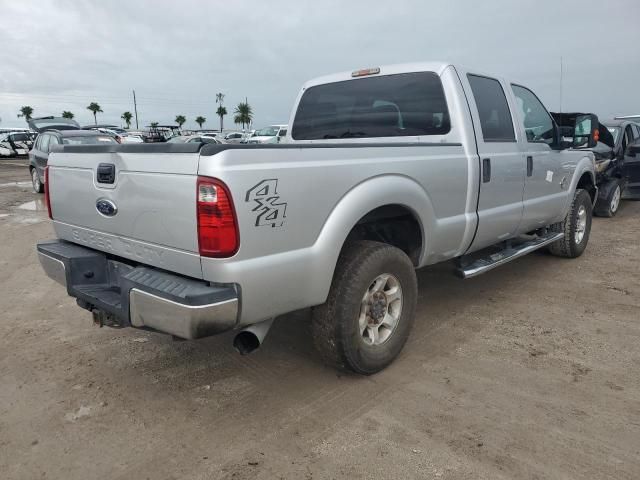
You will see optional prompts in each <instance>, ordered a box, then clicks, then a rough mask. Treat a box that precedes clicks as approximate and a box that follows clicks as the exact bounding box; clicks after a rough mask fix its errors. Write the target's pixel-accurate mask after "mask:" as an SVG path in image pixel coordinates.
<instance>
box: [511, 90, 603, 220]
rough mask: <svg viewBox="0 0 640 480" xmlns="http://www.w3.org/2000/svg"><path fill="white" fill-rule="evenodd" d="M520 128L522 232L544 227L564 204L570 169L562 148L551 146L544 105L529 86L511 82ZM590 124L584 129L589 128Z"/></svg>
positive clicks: (551, 130) (552, 129)
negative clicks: (522, 177) (522, 167)
mask: <svg viewBox="0 0 640 480" xmlns="http://www.w3.org/2000/svg"><path fill="white" fill-rule="evenodd" d="M511 88H512V90H513V93H514V96H515V100H516V103H517V106H516V110H517V116H518V128H519V130H520V131H521V132H522V133H521V138H522V141H521V142H520V145H521V148H522V157H523V163H524V165H525V169H526V175H525V182H524V192H523V198H522V200H523V204H524V214H523V216H522V224H521V225H520V229H519V230H520V231H521V232H527V231H530V230H535V229H537V228H540V227H544V226H546V225H547V224H548V223H549V219H551V218H555V217H556V216H557V215H558V214H559V213H561V212H562V209H563V208H564V206H565V205H566V201H567V195H568V192H569V187H570V184H571V173H572V172H571V171H566V172H565V171H563V169H562V162H561V158H560V155H562V152H561V151H559V150H554V149H553V148H551V146H552V144H553V143H554V140H555V126H554V123H553V119H552V117H551V115H550V114H549V112H547V109H546V108H544V105H542V102H540V100H538V97H536V95H535V94H534V93H533V92H532V91H531V90H529V89H528V88H525V87H522V86H520V85H511ZM590 130H591V128H590V126H589V128H588V130H587V131H590Z"/></svg>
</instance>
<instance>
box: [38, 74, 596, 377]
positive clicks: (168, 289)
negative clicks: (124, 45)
mask: <svg viewBox="0 0 640 480" xmlns="http://www.w3.org/2000/svg"><path fill="white" fill-rule="evenodd" d="M289 125H290V126H291V128H290V129H289V130H288V132H287V138H286V141H285V142H284V143H282V144H276V145H200V144H184V145H180V144H149V145H147V144H145V145H99V146H83V145H78V146H74V145H61V146H57V147H55V149H54V152H53V153H52V154H51V155H50V158H49V164H48V168H47V171H46V175H45V177H46V180H45V184H46V199H47V200H46V201H47V205H48V208H49V216H50V217H51V219H52V220H53V226H54V228H55V232H56V235H57V237H58V239H56V240H53V241H48V242H43V243H39V244H38V246H37V250H38V254H39V258H40V262H41V263H42V266H43V267H44V270H45V271H46V273H47V274H48V275H49V276H50V277H51V278H53V279H55V280H57V281H58V282H60V283H61V284H63V285H64V286H65V287H66V290H67V293H68V294H69V295H71V296H73V297H75V298H76V299H77V303H78V305H79V306H81V307H83V308H85V309H87V310H89V311H91V312H92V313H93V318H94V321H95V322H97V323H99V324H100V325H109V326H132V327H138V328H145V329H150V330H154V331H159V332H164V333H167V334H171V335H173V336H176V337H180V338H184V339H195V338H200V337H204V336H208V335H212V334H216V333H220V332H224V331H228V330H236V331H237V334H236V336H235V338H234V345H235V346H236V348H237V349H238V350H239V351H240V352H241V353H248V352H250V351H252V350H253V349H255V348H257V347H258V346H259V345H260V343H261V342H262V340H263V338H264V336H265V334H266V332H267V331H268V329H269V327H270V326H271V323H272V321H273V318H274V317H276V316H278V315H282V314H284V313H287V312H291V311H294V310H297V309H302V308H308V307H313V310H312V324H313V325H312V330H313V334H314V341H315V344H316V345H317V348H318V350H319V352H320V354H321V356H322V357H323V359H324V360H325V361H327V362H328V363H330V364H332V365H335V366H337V367H339V368H344V369H348V370H352V371H355V372H358V373H361V374H371V373H375V372H377V371H379V370H381V369H382V368H384V367H385V366H387V365H388V364H389V363H390V362H391V361H392V360H393V359H394V358H395V357H396V356H397V355H398V354H399V352H400V350H401V349H402V347H403V345H404V343H405V341H406V339H407V337H408V335H409V332H410V330H411V326H412V323H413V317H414V310H415V305H416V297H417V288H418V287H417V281H416V275H415V269H416V268H421V267H425V266H428V265H432V264H435V263H438V262H443V261H446V260H452V259H453V260H455V261H456V265H457V271H458V273H459V274H460V275H461V276H462V277H465V278H466V277H473V276H475V275H478V274H480V273H483V272H485V271H488V270H490V269H492V268H494V267H496V266H498V265H501V264H503V263H505V262H508V261H510V260H513V259H515V258H517V257H519V256H521V255H524V254H526V253H528V252H531V251H533V250H536V249H539V248H542V247H546V248H547V249H548V250H549V251H550V252H551V253H552V254H555V255H558V256H563V257H578V256H579V255H581V254H582V252H583V251H584V249H585V247H586V245H587V242H588V239H589V232H590V228H591V211H592V205H593V201H594V199H595V198H596V197H597V191H596V187H595V181H594V159H593V156H592V154H591V153H589V152H584V151H582V152H581V151H578V150H574V149H572V148H570V144H569V143H568V142H566V141H565V135H566V132H563V131H562V129H560V128H559V127H558V126H557V125H556V124H555V122H554V120H553V119H552V117H551V116H550V115H549V113H548V112H547V110H546V109H545V107H544V106H543V104H542V103H541V102H540V100H539V99H538V98H537V97H536V95H535V94H534V93H533V92H532V91H531V90H529V89H528V88H526V87H524V86H522V85H520V84H516V83H512V82H509V81H507V80H504V79H502V78H499V77H496V76H492V75H486V74H483V73H478V72H476V71H475V70H467V69H465V68H462V67H459V66H454V65H451V64H447V63H417V64H408V65H395V66H386V67H380V68H370V69H364V70H357V71H354V72H346V73H339V74H336V75H331V76H327V77H322V78H319V79H316V80H312V81H310V82H308V83H307V84H305V85H304V87H303V88H302V90H301V92H300V94H299V96H298V98H297V101H296V103H295V107H294V109H293V112H292V115H291V118H290V122H289ZM594 135H596V133H595V132H594Z"/></svg>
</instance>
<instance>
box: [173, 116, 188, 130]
mask: <svg viewBox="0 0 640 480" xmlns="http://www.w3.org/2000/svg"><path fill="white" fill-rule="evenodd" d="M174 121H175V122H176V123H177V124H178V126H179V127H180V128H182V125H184V124H185V122H186V121H187V118H186V117H185V116H184V115H176V119H175V120H174Z"/></svg>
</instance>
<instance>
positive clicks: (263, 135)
mask: <svg viewBox="0 0 640 480" xmlns="http://www.w3.org/2000/svg"><path fill="white" fill-rule="evenodd" d="M286 135H287V126H286V125H271V126H269V127H266V128H262V129H260V130H256V132H255V133H254V134H253V136H251V137H250V138H249V139H248V140H247V143H279V142H280V141H281V140H283V139H284V137H285V136H286Z"/></svg>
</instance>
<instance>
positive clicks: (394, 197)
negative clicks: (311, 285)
mask: <svg viewBox="0 0 640 480" xmlns="http://www.w3.org/2000/svg"><path fill="white" fill-rule="evenodd" d="M398 219H400V221H401V223H402V224H403V225H408V226H409V228H411V229H413V230H412V233H413V234H414V235H415V236H414V237H413V240H412V241H410V242H408V243H407V242H405V244H404V245H403V244H402V240H401V239H400V241H398V238H397V237H396V238H394V237H393V235H391V237H389V236H388V235H387V238H386V240H387V241H385V234H384V233H382V236H381V237H379V238H378V239H377V241H381V242H384V243H389V244H391V245H394V246H397V247H399V248H401V250H403V251H405V253H407V254H408V255H409V258H411V261H412V263H413V264H414V266H418V265H420V264H422V262H423V261H424V258H425V256H426V255H427V252H428V246H429V245H430V237H429V232H432V231H433V230H434V224H435V214H434V210H433V207H432V203H431V199H430V198H429V195H428V194H427V192H426V191H425V190H424V188H423V187H422V186H421V185H420V184H418V183H417V182H416V181H415V180H413V179H411V178H409V177H405V176H402V175H381V176H377V177H373V178H369V179H367V180H365V181H363V182H361V183H359V184H357V185H355V186H354V187H353V188H351V189H350V190H349V191H348V192H347V193H345V194H344V195H343V196H342V197H341V198H340V200H339V201H338V202H337V203H336V205H335V206H334V208H333V209H332V211H331V212H330V214H329V215H328V217H327V219H326V221H325V223H324V225H323V227H322V229H321V231H320V234H319V236H318V238H317V240H316V242H315V244H314V246H313V250H315V252H314V253H315V254H314V255H313V257H314V259H315V261H314V264H315V265H314V267H316V268H317V270H315V271H316V272H318V273H319V274H320V275H322V279H321V284H322V292H320V293H321V294H320V301H319V302H317V303H322V302H324V301H325V300H326V298H327V295H328V293H329V288H330V286H331V282H332V280H333V275H334V272H335V267H336V264H337V261H338V257H339V255H340V252H341V251H342V249H343V248H344V245H345V244H346V242H348V241H349V240H350V239H352V238H357V239H361V240H362V239H367V240H372V239H374V238H373V236H375V235H377V234H380V233H381V232H380V231H376V230H375V229H374V231H373V232H372V231H369V232H368V233H367V234H366V235H364V236H362V233H361V226H362V225H366V224H371V223H372V222H373V223H374V224H376V221H380V220H381V223H382V224H384V225H386V226H387V227H388V226H390V225H389V223H391V224H392V225H391V226H390V227H391V231H392V232H393V231H396V230H394V228H396V227H399V224H398V223H396V222H397V221H398ZM418 238H419V240H418ZM394 240H395V241H394Z"/></svg>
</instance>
